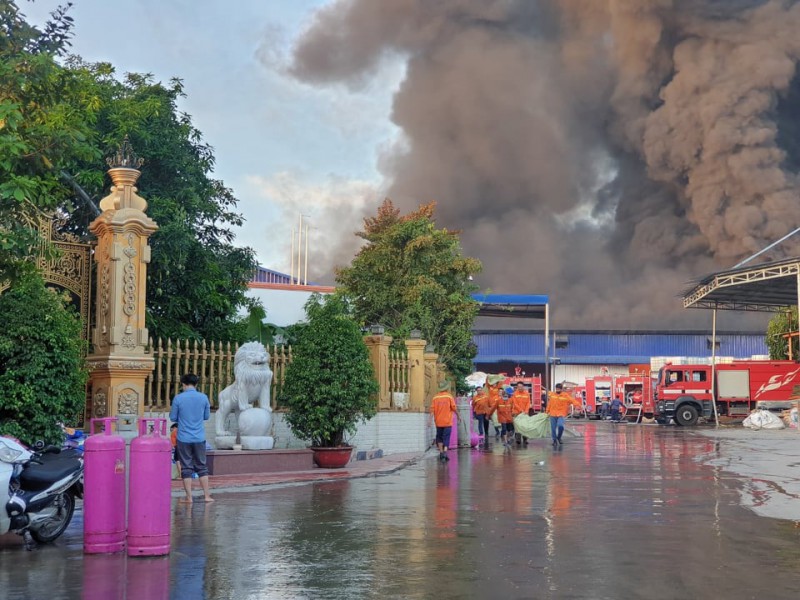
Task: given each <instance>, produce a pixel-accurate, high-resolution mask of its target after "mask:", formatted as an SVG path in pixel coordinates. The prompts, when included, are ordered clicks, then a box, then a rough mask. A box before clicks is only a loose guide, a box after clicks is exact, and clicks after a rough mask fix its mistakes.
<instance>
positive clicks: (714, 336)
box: [711, 302, 719, 427]
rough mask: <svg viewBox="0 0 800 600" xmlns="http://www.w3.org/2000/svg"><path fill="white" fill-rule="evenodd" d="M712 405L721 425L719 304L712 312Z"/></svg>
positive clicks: (716, 422) (716, 419)
mask: <svg viewBox="0 0 800 600" xmlns="http://www.w3.org/2000/svg"><path fill="white" fill-rule="evenodd" d="M711 406H712V408H713V409H714V424H715V425H716V426H717V427H719V414H717V304H716V302H715V303H714V311H713V312H712V313H711Z"/></svg>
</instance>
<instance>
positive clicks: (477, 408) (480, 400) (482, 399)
mask: <svg viewBox="0 0 800 600" xmlns="http://www.w3.org/2000/svg"><path fill="white" fill-rule="evenodd" d="M488 411H489V396H487V395H486V392H483V391H481V392H478V393H477V394H476V395H475V398H473V400H472V412H474V413H475V414H476V415H485V414H486V413H487V412H488Z"/></svg>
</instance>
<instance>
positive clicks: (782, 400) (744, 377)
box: [654, 360, 800, 425]
mask: <svg viewBox="0 0 800 600" xmlns="http://www.w3.org/2000/svg"><path fill="white" fill-rule="evenodd" d="M714 384H715V385H714V386H713V392H714V396H712V377H711V365H673V364H667V365H665V366H663V367H661V369H660V370H659V373H658V381H657V384H656V396H655V399H654V402H655V417H656V420H657V421H658V422H659V423H662V424H665V423H669V420H670V419H674V420H675V423H677V424H678V425H694V424H696V423H697V421H698V419H699V418H700V417H705V418H707V419H711V418H713V415H714V413H713V405H712V404H711V402H712V398H713V400H715V401H716V405H717V413H718V415H719V416H720V417H723V418H724V419H727V420H736V419H741V418H743V417H745V416H747V415H748V414H749V413H750V412H751V411H752V410H753V409H755V408H757V407H763V408H767V409H773V410H775V409H780V408H788V407H789V406H790V405H791V402H792V401H793V400H794V398H792V395H793V394H792V392H793V391H794V389H795V386H800V364H798V363H796V362H794V361H790V360H773V361H756V360H740V361H733V362H732V363H725V364H718V365H717V366H716V381H715V382H714ZM798 391H800V388H798Z"/></svg>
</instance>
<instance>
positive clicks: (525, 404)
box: [511, 382, 531, 446]
mask: <svg viewBox="0 0 800 600" xmlns="http://www.w3.org/2000/svg"><path fill="white" fill-rule="evenodd" d="M530 408H531V395H530V394H529V393H528V391H527V390H526V389H525V385H524V384H523V383H522V382H519V383H517V386H516V389H515V390H514V394H513V395H512V396H511V416H512V417H516V416H517V415H527V414H528V411H529V410H530ZM514 438H515V439H516V442H517V446H519V445H520V443H521V444H523V445H524V446H527V445H528V438H527V437H525V436H524V435H522V434H519V433H515V434H514Z"/></svg>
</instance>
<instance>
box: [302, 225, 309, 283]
mask: <svg viewBox="0 0 800 600" xmlns="http://www.w3.org/2000/svg"><path fill="white" fill-rule="evenodd" d="M305 263H306V264H305V267H304V269H303V283H304V284H305V285H308V223H306V259H305Z"/></svg>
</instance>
